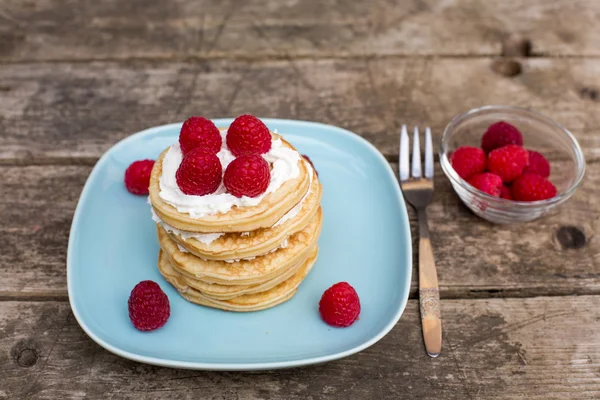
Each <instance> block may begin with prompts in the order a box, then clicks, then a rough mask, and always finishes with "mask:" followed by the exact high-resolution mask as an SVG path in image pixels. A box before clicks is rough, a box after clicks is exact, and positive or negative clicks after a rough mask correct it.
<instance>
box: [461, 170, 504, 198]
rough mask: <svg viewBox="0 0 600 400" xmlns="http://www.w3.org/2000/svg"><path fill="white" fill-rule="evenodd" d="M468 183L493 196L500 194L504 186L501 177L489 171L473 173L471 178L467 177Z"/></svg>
mask: <svg viewBox="0 0 600 400" xmlns="http://www.w3.org/2000/svg"><path fill="white" fill-rule="evenodd" d="M469 184H471V185H472V186H474V187H476V188H477V189H479V190H481V191H482V192H484V193H487V194H489V195H491V196H495V197H500V196H501V194H502V188H503V187H504V185H503V184H502V178H500V177H499V176H498V175H495V174H491V173H489V172H484V173H482V174H477V175H473V176H472V177H471V179H469Z"/></svg>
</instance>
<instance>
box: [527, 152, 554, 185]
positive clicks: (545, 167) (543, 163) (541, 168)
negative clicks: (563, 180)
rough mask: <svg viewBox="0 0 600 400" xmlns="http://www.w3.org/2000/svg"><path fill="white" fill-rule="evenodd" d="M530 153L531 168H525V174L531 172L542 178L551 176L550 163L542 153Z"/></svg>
mask: <svg viewBox="0 0 600 400" xmlns="http://www.w3.org/2000/svg"><path fill="white" fill-rule="evenodd" d="M527 152H528V153H529V166H527V168H525V172H531V173H533V174H538V175H539V176H541V177H542V178H547V177H549V176H550V163H549V162H548V160H547V159H546V157H544V156H543V155H541V154H540V153H538V152H537V151H533V150H527Z"/></svg>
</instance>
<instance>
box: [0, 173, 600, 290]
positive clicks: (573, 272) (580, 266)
mask: <svg viewBox="0 0 600 400" xmlns="http://www.w3.org/2000/svg"><path fill="white" fill-rule="evenodd" d="M89 172H90V167H86V166H30V167H0V176H2V177H3V178H2V180H0V193H2V197H1V199H0V276H2V279H1V280H0V297H5V298H6V297H11V296H18V297H22V296H36V297H39V296H65V295H66V279H65V275H66V272H65V261H66V251H67V239H68V232H69V228H70V223H71V218H72V215H73V212H74V209H75V205H76V202H77V199H78V197H79V193H80V191H81V188H82V186H83V183H84V181H85V179H86V177H87V175H88V174H89ZM436 172H437V174H436V182H435V183H436V194H435V199H434V203H433V204H432V205H431V206H430V208H429V218H430V228H431V240H432V243H433V248H434V252H435V256H436V262H437V267H438V272H439V278H440V288H441V290H442V294H443V295H444V296H447V297H452V298H464V297H469V296H471V297H489V296H507V295H509V296H530V295H548V294H575V293H578V294H590V293H600V280H599V279H598V277H599V274H600V246H599V245H598V240H599V236H598V232H600V219H599V218H598V215H600V199H599V198H598V196H597V192H598V188H599V187H600V171H598V169H597V168H593V167H592V168H589V170H588V175H587V177H586V179H585V180H584V182H583V184H582V186H581V188H580V189H579V191H578V192H577V193H576V194H575V196H574V197H573V198H572V199H571V200H570V201H569V202H568V203H566V204H564V205H563V206H561V207H560V208H559V210H557V212H556V213H554V214H553V215H550V216H547V217H544V218H542V219H540V220H538V221H535V222H532V223H528V224H522V225H512V226H500V225H492V224H490V223H487V222H485V221H483V220H481V219H479V218H477V217H476V216H474V215H473V214H472V213H471V212H470V211H469V210H468V209H467V208H466V207H465V206H463V205H462V203H461V202H460V200H459V199H458V198H457V196H456V195H455V194H454V192H453V191H452V188H451V186H450V183H449V182H448V180H447V179H446V178H445V176H444V175H443V174H442V172H441V170H440V168H439V167H438V166H437V165H436ZM410 216H411V222H412V228H413V239H414V246H413V248H414V249H417V248H418V246H417V242H416V240H417V235H416V223H415V222H416V221H415V215H414V213H413V212H412V209H411V210H410ZM559 232H560V233H559ZM577 234H579V235H580V237H576V236H573V235H577ZM565 235H566V236H565ZM569 235H570V236H569ZM416 265H417V258H416V253H415V266H416ZM413 275H414V282H413V293H415V291H416V287H417V286H416V285H417V280H416V279H417V274H416V271H415V273H414V274H413Z"/></svg>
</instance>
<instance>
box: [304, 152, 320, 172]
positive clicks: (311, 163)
mask: <svg viewBox="0 0 600 400" xmlns="http://www.w3.org/2000/svg"><path fill="white" fill-rule="evenodd" d="M302 157H304V159H305V160H306V161H308V163H309V164H310V166H311V167H313V169H314V170H315V174H317V177H318V176H319V171H317V169H316V168H315V164H313V162H312V160H311V159H310V158H309V157H308V156H307V155H306V154H302Z"/></svg>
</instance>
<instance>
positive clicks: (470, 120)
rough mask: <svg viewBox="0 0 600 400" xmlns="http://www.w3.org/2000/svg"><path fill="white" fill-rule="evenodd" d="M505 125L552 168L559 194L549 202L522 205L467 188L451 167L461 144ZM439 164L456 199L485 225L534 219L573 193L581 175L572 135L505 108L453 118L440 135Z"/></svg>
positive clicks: (580, 155) (547, 121)
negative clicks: (513, 128) (500, 123)
mask: <svg viewBox="0 0 600 400" xmlns="http://www.w3.org/2000/svg"><path fill="white" fill-rule="evenodd" d="M498 121H506V122H508V123H510V124H512V125H514V126H516V127H517V128H518V129H519V130H520V131H521V133H523V147H525V148H526V149H529V150H535V151H538V152H540V153H542V154H543V155H544V156H545V157H546V158H547V159H548V160H549V161H550V165H551V175H550V178H549V179H550V181H551V182H552V183H553V184H554V185H555V186H556V188H557V190H558V194H557V196H556V197H553V198H551V199H548V200H541V201H533V202H522V201H512V200H505V199H501V198H498V197H493V196H490V195H488V194H487V193H484V192H482V191H480V190H478V189H476V188H474V187H473V186H471V185H469V184H468V183H467V182H466V181H465V180H464V179H462V178H461V177H460V176H458V174H457V173H456V171H454V169H453V168H452V165H451V164H450V156H451V155H452V153H453V152H454V150H456V149H457V148H458V147H460V146H474V147H480V146H481V137H482V136H483V134H484V132H485V131H486V130H487V128H488V126H490V125H491V124H493V123H494V122H498ZM440 163H441V165H442V169H443V170H444V173H445V174H446V176H447V177H448V179H450V182H451V183H452V187H453V188H454V191H456V194H458V197H460V199H461V200H462V201H463V203H465V205H466V206H467V207H469V208H470V209H471V210H472V211H473V212H474V213H475V214H477V215H478V216H480V217H481V218H484V219H486V220H488V221H491V222H495V223H500V224H506V223H513V222H525V221H531V220H534V219H536V218H538V217H540V216H542V215H544V214H546V213H547V212H549V211H550V210H551V209H552V208H554V207H556V206H557V205H559V204H561V203H564V202H565V201H566V200H567V199H568V198H569V197H571V196H572V195H573V193H574V192H575V190H576V189H577V186H579V184H580V183H581V180H582V179H583V175H584V173H585V159H584V157H583V153H582V151H581V148H580V147H579V144H578V143H577V140H576V139H575V137H573V135H572V134H571V132H569V131H568V130H567V129H566V128H565V127H563V126H562V125H560V124H559V123H557V122H554V121H553V120H551V119H550V118H547V117H544V116H543V115H540V114H538V113H536V112H533V111H530V110H527V109H524V108H518V107H510V106H484V107H480V108H476V109H473V110H470V111H468V112H466V113H464V114H461V115H458V116H456V117H455V118H454V119H453V120H452V121H450V123H449V124H448V126H446V129H445V130H444V135H443V137H442V144H441V148H440Z"/></svg>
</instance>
